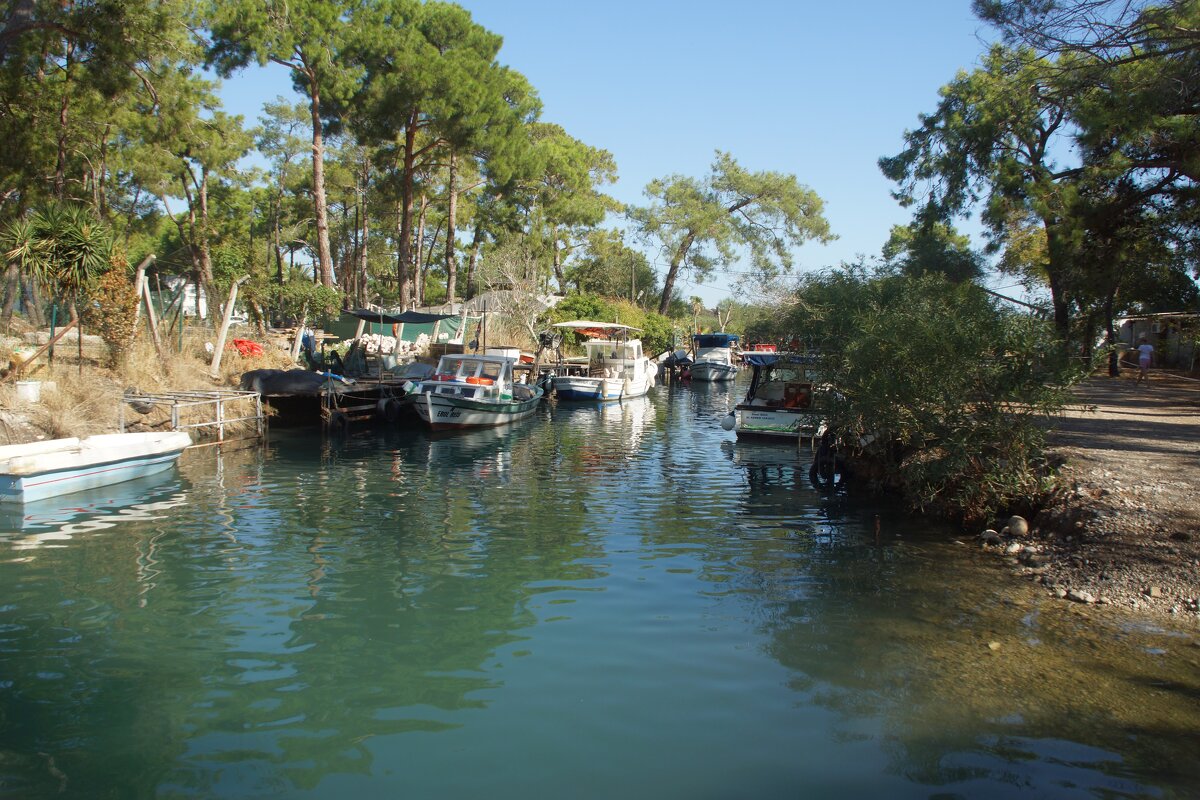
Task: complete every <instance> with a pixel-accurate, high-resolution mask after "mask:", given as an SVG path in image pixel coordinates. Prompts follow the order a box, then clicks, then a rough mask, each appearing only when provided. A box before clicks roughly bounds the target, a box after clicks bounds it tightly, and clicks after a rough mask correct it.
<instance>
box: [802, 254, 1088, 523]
mask: <svg viewBox="0 0 1200 800" xmlns="http://www.w3.org/2000/svg"><path fill="white" fill-rule="evenodd" d="M800 300H801V302H800V303H799V305H798V311H797V312H796V317H795V322H796V323H797V326H798V329H799V330H798V332H800V333H804V334H808V335H812V336H813V338H815V339H816V340H817V341H819V342H820V344H821V353H822V355H821V363H822V369H823V370H824V373H825V375H826V376H827V377H828V378H829V380H830V382H831V383H832V384H833V386H834V387H835V388H836V389H837V394H836V397H835V399H834V400H833V402H832V408H831V410H830V414H829V423H830V427H831V429H832V430H833V431H834V432H835V434H836V435H837V436H838V437H839V439H840V441H841V442H842V443H843V446H845V447H847V448H848V449H849V450H850V451H851V452H853V453H855V454H856V455H857V456H858V458H859V459H860V460H861V461H862V462H865V463H866V464H868V465H869V466H870V467H872V468H873V470H874V477H876V478H877V479H879V480H880V481H882V482H887V483H890V484H892V485H895V486H897V487H899V488H900V489H901V491H902V492H903V493H904V494H905V496H906V497H907V499H908V501H909V502H910V503H911V504H912V506H913V507H915V508H918V509H924V510H937V511H939V512H942V513H946V514H949V515H951V516H955V517H960V518H963V519H970V520H979V519H984V518H987V517H989V516H991V515H993V514H995V513H997V512H1001V511H1004V510H1005V509H1009V508H1013V507H1016V506H1023V505H1025V504H1026V503H1027V502H1028V501H1029V500H1030V499H1032V498H1035V497H1037V496H1038V495H1039V494H1041V492H1042V491H1044V488H1045V479H1046V469H1045V464H1044V460H1043V445H1044V438H1043V437H1044V431H1045V428H1046V420H1047V417H1049V416H1050V415H1052V414H1054V413H1056V412H1058V411H1059V410H1061V408H1062V405H1063V403H1064V402H1065V400H1066V397H1067V394H1066V389H1067V387H1068V386H1069V385H1070V384H1071V383H1072V382H1073V381H1074V380H1077V379H1078V378H1079V375H1078V374H1077V373H1076V372H1075V371H1073V370H1072V369H1070V368H1069V367H1068V366H1067V365H1066V364H1065V363H1064V362H1063V361H1062V360H1061V357H1060V355H1059V354H1060V353H1061V349H1060V348H1059V347H1057V346H1056V343H1055V342H1054V340H1053V333H1052V330H1051V328H1050V326H1049V325H1048V324H1047V323H1045V322H1043V321H1041V320H1038V319H1035V318H1033V317H1030V316H1028V315H1026V314H1022V313H1017V312H1015V311H1012V310H1010V309H1008V308H1004V307H1001V306H999V305H998V302H999V301H997V300H995V299H993V298H992V297H990V296H989V295H987V294H986V293H985V292H983V291H982V290H981V289H980V288H979V287H977V286H975V285H973V284H970V283H961V284H953V283H951V282H949V281H947V280H946V279H945V278H943V277H941V276H938V275H925V276H921V277H907V276H900V275H872V274H869V273H867V272H866V271H865V270H861V269H850V270H846V271H840V272H836V273H831V274H827V275H822V276H819V277H815V278H812V279H810V280H808V281H807V282H806V283H805V284H804V286H803V289H802V291H801V293H800Z"/></svg>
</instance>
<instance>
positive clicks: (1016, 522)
mask: <svg viewBox="0 0 1200 800" xmlns="http://www.w3.org/2000/svg"><path fill="white" fill-rule="evenodd" d="M1004 531H1005V532H1006V533H1007V534H1008V535H1009V536H1015V537H1017V538H1018V539H1019V538H1021V537H1023V536H1028V535H1029V523H1028V522H1026V521H1025V518H1024V517H1018V516H1012V517H1009V518H1008V524H1007V525H1005V526H1004Z"/></svg>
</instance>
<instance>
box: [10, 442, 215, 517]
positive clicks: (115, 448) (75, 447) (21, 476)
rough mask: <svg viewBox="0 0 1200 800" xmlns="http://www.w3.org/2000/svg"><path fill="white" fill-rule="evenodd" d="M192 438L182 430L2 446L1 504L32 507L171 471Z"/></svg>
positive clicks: (189, 444)
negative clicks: (46, 500) (47, 500)
mask: <svg viewBox="0 0 1200 800" xmlns="http://www.w3.org/2000/svg"><path fill="white" fill-rule="evenodd" d="M191 444H192V439H191V437H190V436H188V434H187V433H184V432H182V431H167V432H158V433H153V432H152V433H109V434H101V435H98V436H89V437H87V438H85V439H79V438H70V439H51V440H49V441H43V442H31V443H29V444H10V445H4V446H0V502H4V503H26V502H33V501H36V500H44V499H45V498H47V497H56V496H58V495H62V494H70V493H71V492H79V491H83V490H84V489H95V488H96V487H98V486H106V485H108V484H112V483H121V482H123V481H129V480H133V479H135V478H143V477H146V476H147V475H154V474H155V473H159V472H163V471H165V470H167V469H170V467H171V465H173V464H174V463H175V462H176V461H177V460H178V459H179V454H180V453H182V452H183V451H184V450H185V449H186V448H188V447H189V446H191Z"/></svg>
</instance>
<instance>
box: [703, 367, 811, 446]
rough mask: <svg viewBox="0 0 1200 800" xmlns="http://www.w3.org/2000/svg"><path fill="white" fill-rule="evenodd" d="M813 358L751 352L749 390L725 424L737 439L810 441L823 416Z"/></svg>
mask: <svg viewBox="0 0 1200 800" xmlns="http://www.w3.org/2000/svg"><path fill="white" fill-rule="evenodd" d="M816 361H817V360H816V357H815V356H811V355H801V354H797V353H750V354H747V356H746V363H747V364H749V365H750V367H751V369H753V373H752V375H751V378H750V388H749V389H748V390H747V391H746V397H745V398H744V399H743V400H742V402H740V403H738V404H737V406H736V407H735V408H734V410H733V411H732V412H730V415H729V417H727V418H726V420H727V421H726V422H725V423H723V425H724V426H725V428H726V430H728V429H730V428H732V429H733V430H734V431H736V432H737V435H738V436H739V437H742V436H763V437H775V438H781V439H792V440H795V439H797V438H800V439H813V438H816V437H817V436H819V435H820V433H821V430H822V427H823V425H824V417H823V415H822V414H821V411H820V400H819V395H820V394H821V392H823V391H825V387H824V386H823V384H821V383H820V382H819V379H818V377H817V376H816V374H815V372H814V370H815V367H816Z"/></svg>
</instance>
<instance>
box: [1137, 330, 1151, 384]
mask: <svg viewBox="0 0 1200 800" xmlns="http://www.w3.org/2000/svg"><path fill="white" fill-rule="evenodd" d="M1137 354H1138V378H1137V384H1135V385H1140V384H1141V382H1142V379H1143V378H1145V377H1146V376H1147V375H1149V374H1150V362H1151V361H1152V360H1153V359H1154V345H1152V344H1150V342H1148V341H1146V337H1145V336H1140V337H1138V346H1137Z"/></svg>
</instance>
